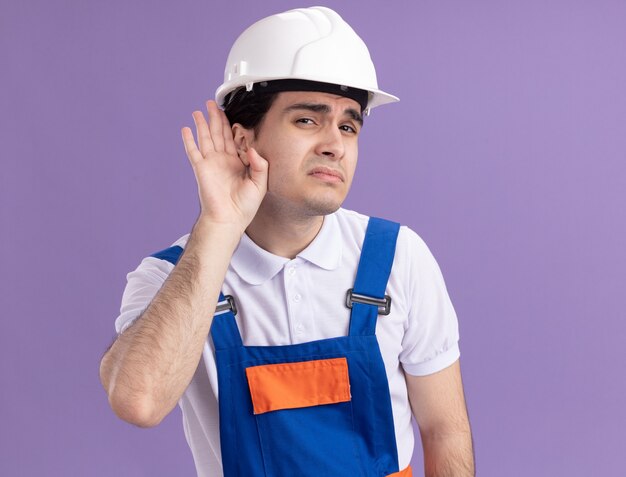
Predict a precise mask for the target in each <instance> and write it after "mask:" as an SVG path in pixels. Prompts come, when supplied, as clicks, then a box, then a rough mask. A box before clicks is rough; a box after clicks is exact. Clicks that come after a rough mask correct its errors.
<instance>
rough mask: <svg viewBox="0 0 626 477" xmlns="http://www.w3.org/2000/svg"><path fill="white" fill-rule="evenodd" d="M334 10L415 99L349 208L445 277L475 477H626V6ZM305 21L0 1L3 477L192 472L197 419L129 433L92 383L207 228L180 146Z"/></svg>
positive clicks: (273, 7) (372, 153)
mask: <svg viewBox="0 0 626 477" xmlns="http://www.w3.org/2000/svg"><path fill="white" fill-rule="evenodd" d="M326 4H327V5H328V6H330V7H333V8H335V9H337V10H338V11H339V12H340V13H341V14H342V15H343V16H344V18H345V19H346V20H348V21H349V22H350V23H351V24H352V25H353V27H354V28H355V29H356V30H357V32H359V33H360V35H361V36H362V37H363V38H364V40H365V41H366V42H367V43H368V45H369V47H370V51H371V54H372V57H373V58H374V61H375V63H376V65H377V70H378V75H379V84H380V85H381V87H382V88H383V89H385V90H387V91H389V92H391V93H394V94H396V95H398V96H400V98H401V99H402V101H401V102H400V103H398V104H395V105H390V106H384V107H381V108H380V109H376V110H374V112H373V114H372V116H370V117H369V118H368V119H367V121H366V127H365V130H364V132H363V135H362V139H361V154H360V163H359V167H358V171H357V177H356V182H355V184H354V187H353V190H352V192H351V195H350V197H349V199H348V201H347V203H346V206H347V207H348V208H354V209H358V210H359V211H361V212H364V213H367V214H372V215H381V216H386V217H389V218H392V219H396V220H398V221H401V222H403V223H405V224H408V225H409V226H411V227H412V228H413V229H415V230H416V231H417V232H418V233H419V234H420V235H421V236H422V237H423V238H424V239H425V240H426V242H427V243H428V244H429V246H430V247H431V249H432V251H433V253H434V254H435V256H436V257H437V259H438V261H439V263H440V265H441V268H442V270H443V273H444V276H445V277H446V280H447V284H448V288H449V291H450V294H451V296H452V299H453V302H454V304H455V307H456V309H457V312H458V315H459V319H460V327H461V334H462V337H461V349H462V356H463V358H462V363H463V371H464V379H465V388H466V394H467V400H468V407H469V411H470V416H471V421H472V425H473V431H474V439H475V448H476V455H477V466H478V470H479V475H482V476H528V475H532V476H589V475H616V474H618V473H620V472H623V469H624V468H625V467H626V459H625V457H624V445H625V439H624V425H625V423H626V411H625V410H624V391H625V390H626V384H625V379H624V372H623V366H624V363H626V348H625V347H624V341H625V339H626V323H625V320H624V318H625V314H624V311H623V307H622V302H623V296H624V283H625V280H624V270H625V269H626V252H625V247H624V244H625V242H626V225H625V223H624V222H625V220H624V215H625V214H624V195H625V194H624V190H626V179H625V177H626V166H625V165H624V161H625V159H626V131H625V129H626V92H625V91H626V3H625V2H623V1H607V0H594V1H591V0H589V1H586V2H584V1H551V2H546V1H538V0H537V1H535V0H533V1H523V2H509V1H501V0H498V1H496V0H493V1H487V0H480V1H473V2H467V1H462V0H459V1H414V2H391V1H388V2H364V1H363V0H359V1H344V2H340V1H328V2H327V3H326ZM294 6H295V4H294V3H293V2H288V1H264V2H258V1H249V2H233V3H232V4H229V3H228V2H207V1H203V2H199V1H190V0H181V1H177V2H173V1H172V2H149V1H128V0H126V1H119V0H115V1H107V2H86V1H77V0H76V1H69V0H68V1H55V2H51V1H43V0H41V1H25V0H22V1H19V2H18V1H15V2H11V3H10V4H9V2H7V1H6V0H3V1H2V3H1V7H0V59H1V61H0V81H1V82H2V87H1V88H0V110H1V111H2V116H1V118H0V126H1V127H0V131H1V135H2V142H1V143H2V149H1V157H2V173H1V175H0V226H1V228H2V233H1V234H0V236H1V240H2V246H1V247H0V254H1V257H0V259H1V263H2V273H1V275H0V276H1V278H0V281H1V300H2V302H1V303H0V305H1V306H0V313H1V314H2V335H1V337H0V340H1V343H0V352H1V353H2V355H1V359H0V370H1V383H0V386H1V388H0V413H1V417H0V475H3V476H14V475H19V476H34V475H52V476H68V475H81V476H82V475H85V476H86V475H88V476H111V475H120V476H140V475H141V476H143V475H145V476H148V475H149V476H152V477H157V476H172V475H193V472H194V467H193V462H192V458H191V454H190V452H189V450H188V448H187V445H186V443H185V440H184V436H183V430H182V425H181V422H180V421H181V417H180V412H179V411H178V410H176V411H175V412H173V413H172V414H171V415H170V416H169V417H168V418H167V419H166V420H165V421H164V422H163V424H162V425H161V426H160V427H158V428H156V429H150V430H142V429H137V428H134V427H132V426H130V425H128V424H126V423H124V422H122V421H120V420H118V419H117V418H116V417H115V416H114V415H113V413H112V412H111V411H110V409H109V408H108V404H107V400H106V397H105V393H104V392H103V390H102V388H101V386H100V383H99V378H98V365H99V360H100V357H101V355H102V353H103V352H104V350H105V349H106V347H107V346H108V345H109V344H110V342H111V341H112V339H113V337H114V329H113V321H114V319H115V317H116V316H117V313H118V309H119V303H120V299H121V294H122V290H123V288H124V285H125V274H126V273H127V272H128V271H130V270H132V269H134V268H135V266H136V265H137V264H138V263H139V261H140V260H141V258H142V257H143V256H144V255H146V254H148V253H151V252H153V251H155V250H159V249H161V248H163V247H165V246H168V245H169V244H170V243H171V242H173V241H174V240H175V239H177V238H178V237H179V236H181V235H183V234H185V233H187V232H188V231H189V229H190V227H191V226H192V224H193V222H194V219H195V217H196V214H197V212H198V202H197V197H196V185H195V181H194V178H193V174H192V171H191V169H190V167H189V165H188V163H187V158H186V156H185V154H184V151H183V146H182V142H181V139H180V132H179V131H180V128H181V127H182V126H184V125H191V124H192V119H191V112H192V111H193V110H194V109H198V108H201V107H202V106H203V103H204V101H205V100H206V99H208V98H211V97H212V95H213V92H214V91H215V88H216V87H217V86H218V85H219V83H220V82H221V75H222V71H223V65H224V62H225V59H226V55H227V53H228V49H229V48H230V45H231V43H232V42H233V41H234V39H235V38H236V36H237V35H238V34H239V33H240V32H241V31H242V30H243V29H244V28H245V27H246V26H248V25H249V24H251V23H252V22H253V21H255V20H257V19H259V18H261V17H263V16H266V15H268V14H272V13H276V12H278V11H282V10H285V9H288V8H291V7H294ZM420 454H421V453H420V452H419V451H418V452H416V456H415V459H414V465H416V466H417V468H418V470H419V469H421V457H420ZM417 475H421V471H420V472H418V473H417Z"/></svg>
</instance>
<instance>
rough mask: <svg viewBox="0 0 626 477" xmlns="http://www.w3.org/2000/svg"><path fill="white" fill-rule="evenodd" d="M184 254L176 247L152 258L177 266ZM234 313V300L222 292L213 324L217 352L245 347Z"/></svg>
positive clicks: (212, 330) (212, 332) (154, 254)
mask: <svg viewBox="0 0 626 477" xmlns="http://www.w3.org/2000/svg"><path fill="white" fill-rule="evenodd" d="M182 253H183V249H182V247H179V246H178V245H175V246H173V247H169V248H166V249H164V250H161V251H160V252H157V253H153V254H152V255H150V256H151V257H154V258H158V259H160V260H166V261H168V262H170V263H171V264H172V265H176V264H177V263H178V260H180V256H181V255H182ZM227 298H228V299H227ZM233 312H234V313H236V312H237V311H236V308H235V305H234V300H233V299H232V297H225V296H224V294H223V293H221V292H220V298H219V301H218V303H217V307H216V309H215V315H214V316H213V323H212V324H211V337H212V338H213V344H214V345H215V349H216V350H217V349H224V348H232V347H239V346H242V345H243V342H242V340H241V335H240V334H239V328H237V322H236V321H235V314H234V313H233Z"/></svg>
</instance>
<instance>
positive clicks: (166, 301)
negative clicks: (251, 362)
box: [100, 102, 267, 427]
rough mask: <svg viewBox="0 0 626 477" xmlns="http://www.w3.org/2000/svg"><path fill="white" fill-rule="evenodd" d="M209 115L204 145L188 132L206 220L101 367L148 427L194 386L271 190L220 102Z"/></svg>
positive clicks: (125, 414) (114, 399) (116, 402)
mask: <svg viewBox="0 0 626 477" xmlns="http://www.w3.org/2000/svg"><path fill="white" fill-rule="evenodd" d="M207 109H208V115H209V121H210V122H209V124H207V122H206V120H205V119H204V116H203V115H202V113H200V112H199V111H196V112H194V115H193V116H194V121H195V123H196V131H197V136H198V145H199V147H197V146H196V144H195V142H194V138H193V135H192V133H191V130H190V129H189V128H183V130H182V136H183V142H184V145H185V150H186V152H187V156H188V158H189V161H190V162H191V165H192V167H193V170H194V174H195V176H196V180H197V182H198V193H199V196H200V206H201V212H200V217H199V219H198V221H197V222H196V224H195V226H194V228H193V230H192V232H191V235H190V238H189V241H188V243H187V245H186V247H185V251H184V252H183V254H182V256H181V258H180V260H179V262H178V264H177V265H176V267H175V268H174V270H173V271H172V273H171V274H170V276H169V277H168V279H167V280H166V281H165V283H164V284H163V286H162V287H161V289H160V290H159V292H158V293H157V294H156V296H155V297H154V299H153V300H152V302H151V303H150V305H149V306H148V308H147V309H146V310H145V311H144V313H143V314H142V315H141V316H140V317H139V318H138V319H137V320H136V322H135V323H134V324H133V325H132V326H131V327H130V328H128V329H127V330H126V331H125V332H124V333H122V334H121V335H120V336H119V337H118V338H117V340H116V341H115V342H114V343H113V345H112V346H111V348H110V349H109V350H108V351H107V352H106V354H105V355H104V357H103V358H102V361H101V363H100V379H101V381H102V385H103V386H104V389H105V390H106V392H107V395H108V397H109V402H110V404H111V407H112V408H113V410H114V411H115V413H116V414H117V415H118V416H119V417H120V418H122V419H124V420H126V421H128V422H130V423H132V424H136V425H138V426H142V427H150V426H155V425H157V424H158V423H159V422H161V420H162V419H163V418H164V417H165V416H166V415H167V414H168V413H169V412H170V411H171V410H172V409H173V408H174V406H175V405H176V403H177V402H178V400H179V399H180V397H181V395H182V394H183V392H184V391H185V389H186V388H187V386H188V385H189V382H190V381H191V379H192V377H193V374H194V372H195V370H196V368H197V366H198V362H199V360H200V356H201V354H202V350H203V348H204V343H205V341H206V338H207V335H208V333H209V330H210V327H211V322H212V319H213V313H212V310H214V309H215V306H216V304H217V299H218V296H219V292H220V288H221V286H222V282H223V280H224V277H225V275H226V270H227V269H228V264H229V262H230V259H231V257H232V254H233V253H234V250H235V248H236V247H237V244H238V243H239V240H240V238H241V235H242V234H243V233H244V230H245V229H246V227H247V226H248V224H249V223H250V222H251V220H252V219H253V217H254V215H255V214H256V211H257V209H258V207H259V204H260V203H261V200H262V199H263V197H264V195H265V192H266V190H267V162H266V161H265V160H264V159H263V158H261V157H260V156H259V155H258V154H257V153H256V151H254V149H252V148H250V149H247V150H245V151H237V148H236V146H235V144H234V141H233V136H232V131H231V128H230V125H229V124H228V120H227V119H226V116H225V115H224V113H223V112H222V111H220V110H219V109H218V108H217V106H216V105H215V103H214V102H209V103H208V105H207ZM238 152H239V154H238Z"/></svg>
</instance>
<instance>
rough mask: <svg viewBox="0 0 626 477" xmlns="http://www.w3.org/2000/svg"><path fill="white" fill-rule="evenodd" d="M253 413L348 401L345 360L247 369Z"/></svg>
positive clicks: (346, 364)
mask: <svg viewBox="0 0 626 477" xmlns="http://www.w3.org/2000/svg"><path fill="white" fill-rule="evenodd" d="M246 376H247V377H248V385H249V386H250V395H251V396H252V404H253V406H254V414H263V413H264V412H269V411H277V410H279V409H294V408H298V407H308V406H317V405H320V404H333V403H338V402H346V401H350V379H349V377H348V361H347V359H346V358H333V359H318V360H315V361H302V362H299V363H280V364H265V365H262V366H252V367H250V368H246Z"/></svg>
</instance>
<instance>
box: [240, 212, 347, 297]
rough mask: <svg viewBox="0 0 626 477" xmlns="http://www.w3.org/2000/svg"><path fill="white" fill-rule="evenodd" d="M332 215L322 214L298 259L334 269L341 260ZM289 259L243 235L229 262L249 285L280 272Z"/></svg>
mask: <svg viewBox="0 0 626 477" xmlns="http://www.w3.org/2000/svg"><path fill="white" fill-rule="evenodd" d="M340 233H341V232H340V230H339V225H338V224H337V218H336V217H335V214H330V215H327V216H325V217H324V222H323V223H322V228H321V229H320V231H319V232H318V234H317V235H316V237H315V238H314V239H313V241H312V242H311V243H310V244H309V246H308V247H307V248H305V249H304V250H303V251H302V252H300V253H299V254H298V255H297V256H296V258H295V259H294V260H297V259H298V258H301V259H304V260H306V261H308V262H311V263H312V264H313V265H316V266H318V267H320V268H323V269H324V270H334V269H336V268H337V267H338V266H339V264H340V263H341V252H342V241H341V236H340ZM287 262H290V260H289V259H288V258H285V257H279V256H278V255H274V254H273V253H270V252H268V251H267V250H264V249H262V248H261V247H259V246H258V245H257V244H255V243H254V242H253V241H252V239H251V238H250V237H248V235H247V234H243V236H242V237H241V241H240V242H239V245H238V246H237V250H235V253H234V255H233V258H232V259H231V261H230V265H231V267H232V268H233V270H234V271H235V273H236V274H237V275H239V277H241V279H242V280H244V281H245V282H247V283H249V284H250V285H260V284H262V283H264V282H266V281H267V280H270V279H271V278H273V277H274V276H275V275H276V274H277V273H278V272H279V271H281V270H282V269H283V268H284V266H285V264H286V263H287Z"/></svg>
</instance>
